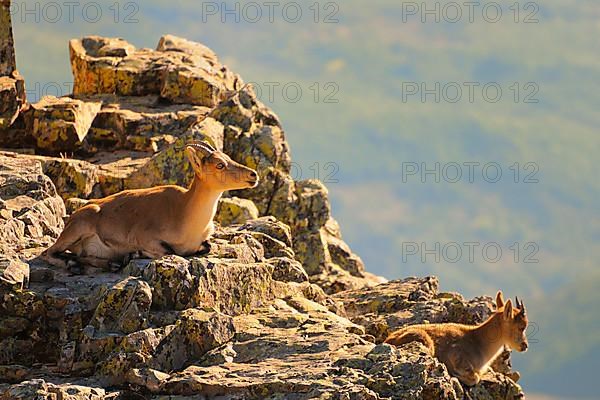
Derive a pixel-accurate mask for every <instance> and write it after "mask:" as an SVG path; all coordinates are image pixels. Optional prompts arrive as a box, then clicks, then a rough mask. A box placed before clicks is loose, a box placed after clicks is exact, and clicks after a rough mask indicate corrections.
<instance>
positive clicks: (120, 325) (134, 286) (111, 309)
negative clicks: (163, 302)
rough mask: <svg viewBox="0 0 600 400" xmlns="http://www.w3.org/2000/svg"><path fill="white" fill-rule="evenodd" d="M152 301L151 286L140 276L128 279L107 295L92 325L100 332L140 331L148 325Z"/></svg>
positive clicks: (98, 307)
mask: <svg viewBox="0 0 600 400" xmlns="http://www.w3.org/2000/svg"><path fill="white" fill-rule="evenodd" d="M151 303H152V291H151V289H150V285H148V283H146V282H145V281H143V280H140V279H136V278H126V279H124V280H122V281H121V282H119V283H117V284H115V285H113V286H112V287H111V288H110V289H108V291H107V292H106V293H105V294H104V296H103V297H102V299H101V300H100V303H99V304H98V306H97V307H96V311H95V312H94V316H93V317H92V320H91V321H90V324H91V325H92V326H94V327H95V328H96V329H98V330H99V331H100V332H123V333H132V332H136V331H139V330H141V329H143V328H144V327H145V326H146V324H147V322H146V320H147V318H148V312H149V311H150V304H151Z"/></svg>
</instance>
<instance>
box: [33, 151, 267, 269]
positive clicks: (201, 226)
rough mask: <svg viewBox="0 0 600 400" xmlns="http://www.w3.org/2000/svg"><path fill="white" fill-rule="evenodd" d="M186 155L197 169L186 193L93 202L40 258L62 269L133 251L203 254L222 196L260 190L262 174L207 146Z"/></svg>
mask: <svg viewBox="0 0 600 400" xmlns="http://www.w3.org/2000/svg"><path fill="white" fill-rule="evenodd" d="M186 152H187V155H188V159H189V161H190V162H191V164H192V167H193V169H194V171H195V177H194V180H193V182H192V184H191V185H190V187H189V188H188V189H184V188H182V187H180V186H174V185H167V186H158V187H153V188H149V189H137V190H125V191H123V192H120V193H116V194H114V195H112V196H108V197H105V198H102V199H97V200H91V201H90V202H89V203H88V204H86V205H85V206H84V207H82V208H81V209H79V210H77V211H76V212H75V213H73V215H72V216H71V217H70V218H69V220H68V221H67V223H66V225H65V228H64V230H63V232H62V233H61V235H60V237H59V238H58V240H57V241H56V243H55V244H54V245H53V246H52V247H50V248H49V249H48V250H46V251H45V252H44V253H43V254H42V258H44V259H45V260H46V261H48V262H49V263H50V264H53V265H55V266H61V267H65V266H66V265H67V260H68V259H75V260H76V261H78V262H81V263H84V264H89V265H92V266H95V267H102V268H105V267H107V266H109V265H110V263H111V262H122V261H123V260H124V259H127V257H128V256H129V255H130V254H133V253H140V254H141V255H143V256H145V257H150V258H158V257H162V256H164V255H167V254H170V253H173V252H174V253H175V254H177V255H181V256H188V255H192V254H195V253H197V252H199V251H201V250H202V247H203V243H205V241H206V240H207V239H208V238H209V237H210V235H211V234H212V232H213V229H214V228H213V222H212V220H213V217H214V215H215V212H216V207H217V202H218V200H219V198H220V197H221V194H222V193H223V192H224V191H226V190H232V189H244V188H249V187H254V186H256V185H257V184H258V175H257V174H256V171H254V170H252V169H250V168H248V167H245V166H243V165H241V164H239V163H237V162H235V161H233V160H231V158H229V157H228V156H227V155H226V154H224V153H222V152H220V151H217V150H215V149H213V148H212V147H211V146H210V145H208V144H206V143H204V142H203V143H195V144H191V145H189V146H187V147H186ZM67 251H68V252H70V253H66V252H67Z"/></svg>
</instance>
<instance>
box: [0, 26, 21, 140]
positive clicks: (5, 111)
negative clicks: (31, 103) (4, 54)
mask: <svg viewBox="0 0 600 400" xmlns="http://www.w3.org/2000/svg"><path fill="white" fill-rule="evenodd" d="M0 29H3V28H0ZM0 52H1V50H0ZM25 103H26V99H25V81H24V80H23V78H22V77H21V75H19V73H18V72H17V71H13V72H12V73H11V74H10V75H8V76H2V75H1V74H0V143H2V144H6V143H9V142H10V140H9V139H10V138H5V137H4V136H5V135H4V133H3V132H2V130H3V129H6V128H8V127H10V126H11V125H12V123H13V122H15V120H16V119H17V116H18V115H19V112H20V111H21V109H22V108H23V106H24V104H25Z"/></svg>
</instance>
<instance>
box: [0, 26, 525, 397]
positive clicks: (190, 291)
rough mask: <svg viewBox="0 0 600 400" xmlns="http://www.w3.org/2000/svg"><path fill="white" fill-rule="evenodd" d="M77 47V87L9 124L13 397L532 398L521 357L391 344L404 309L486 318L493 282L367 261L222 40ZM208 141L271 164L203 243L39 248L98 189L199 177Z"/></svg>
mask: <svg viewBox="0 0 600 400" xmlns="http://www.w3.org/2000/svg"><path fill="white" fill-rule="evenodd" d="M70 50H71V64H72V67H73V74H74V78H75V89H74V93H73V95H72V96H69V97H63V98H45V99H42V100H41V101H40V102H38V103H36V104H32V105H25V107H21V106H19V107H18V110H17V111H16V117H15V116H14V115H13V116H12V117H11V119H12V120H11V122H10V123H8V126H9V127H8V128H7V129H5V130H4V131H3V132H4V133H2V134H0V143H1V145H2V146H5V147H11V151H2V152H0V199H1V201H0V232H1V233H2V242H1V243H0V250H1V251H0V253H1V254H2V255H1V256H0V399H1V400H8V399H32V398H44V399H46V398H47V399H74V400H80V399H81V400H83V399H88V400H91V399H104V398H114V399H129V398H148V399H157V400H158V399H167V398H168V399H175V398H177V399H205V398H227V399H282V398H286V399H314V398H320V399H383V398H393V399H469V398H477V399H507V400H508V399H520V398H522V397H523V394H522V392H521V389H520V387H519V386H518V385H517V384H516V383H515V382H514V381H513V380H512V379H511V377H512V378H515V379H516V378H517V375H515V374H513V373H512V372H511V370H510V363H509V360H508V357H503V358H502V359H501V360H500V361H499V362H498V363H497V364H495V365H494V371H491V372H490V373H489V374H487V375H486V376H485V377H484V379H483V380H482V382H481V383H480V384H478V385H477V386H475V387H473V388H466V387H463V386H462V385H461V384H460V383H459V382H458V380H456V379H455V378H452V377H451V376H449V374H448V372H447V370H446V368H445V366H444V365H443V364H440V363H439V362H438V361H437V360H436V359H435V358H433V357H432V356H431V355H430V354H428V353H427V351H426V349H425V348H423V347H422V346H421V345H419V344H416V343H413V344H409V345H406V346H403V347H400V348H395V347H392V346H389V345H387V344H381V342H382V341H383V339H384V338H385V336H386V335H387V333H389V332H390V331H391V330H393V329H396V328H397V327H400V326H403V325H406V324H412V323H424V322H426V321H429V322H444V321H456V322H466V323H476V322H480V321H482V320H483V319H485V318H486V317H487V316H488V315H489V313H490V312H491V311H492V302H491V299H490V298H487V297H486V298H484V297H482V298H477V299H474V300H471V301H466V300H465V299H463V298H462V296H460V295H458V294H453V293H440V292H439V291H438V282H437V280H436V278H433V277H429V278H409V279H406V280H403V281H394V282H385V280H384V279H382V278H379V277H376V276H374V275H372V274H369V273H368V272H366V271H365V266H364V264H363V262H362V261H361V259H360V258H359V257H358V256H357V255H356V254H354V253H353V252H352V250H351V249H350V247H349V246H348V245H347V244H346V243H345V242H344V241H343V239H342V236H341V233H340V229H339V226H338V224H337V222H336V221H335V220H334V219H333V218H332V216H331V209H330V203H329V199H328V192H327V188H326V187H325V186H324V185H323V184H322V183H321V182H319V181H317V180H305V181H294V180H293V179H292V177H291V176H290V167H291V155H290V149H289V146H288V143H287V142H286V140H285V134H284V131H283V128H282V126H281V123H280V121H279V119H278V118H277V116H276V115H275V114H274V113H273V112H272V111H271V110H269V109H268V108H267V107H265V106H264V105H263V104H262V103H261V102H260V101H259V100H258V99H257V98H256V96H255V94H254V93H253V91H252V88H251V87H247V86H244V84H243V81H242V80H241V78H240V77H239V76H237V75H235V74H234V73H232V72H231V71H230V70H229V69H228V68H227V67H225V66H223V65H222V64H220V62H219V60H218V58H217V57H216V55H215V54H214V53H213V52H212V51H211V50H210V49H208V48H206V47H205V46H203V45H201V44H198V43H193V42H190V41H187V40H185V39H181V38H177V37H173V36H169V35H167V36H164V37H163V38H161V39H160V41H159V44H158V46H157V48H156V50H149V49H136V48H135V47H134V46H133V45H131V44H129V43H127V42H126V41H124V40H122V39H108V38H101V37H87V38H83V39H81V40H72V41H71V42H70ZM11 112H12V111H11ZM199 139H202V140H208V141H210V142H211V143H212V144H213V145H214V146H215V147H217V148H219V149H223V150H224V151H225V152H226V153H228V154H229V155H230V156H231V157H232V158H233V159H235V160H236V161H238V162H241V163H243V164H245V165H248V166H250V167H252V168H255V169H257V171H258V172H259V174H260V176H261V183H260V185H259V186H258V187H257V188H255V189H252V190H244V191H237V192H235V193H230V194H229V195H228V197H225V198H223V199H221V201H220V203H219V207H218V211H217V216H216V218H215V219H216V222H217V229H216V232H215V235H214V237H213V239H212V244H211V250H210V253H209V254H206V255H205V256H202V257H189V258H183V257H179V256H175V255H172V256H166V257H163V258H160V259H156V260H147V259H134V260H132V261H131V262H130V263H129V264H128V265H127V266H126V267H125V268H123V269H122V270H121V271H118V272H114V271H113V272H111V271H102V270H99V269H95V268H87V269H86V270H85V274H84V275H81V276H72V275H71V274H69V273H68V272H67V271H64V270H60V269H55V268H51V267H49V266H48V265H47V264H45V263H44V262H43V261H41V260H39V259H38V258H36V256H37V255H39V254H40V252H41V251H42V250H44V249H45V248H46V247H47V246H48V245H50V244H51V243H52V242H53V241H54V240H55V238H56V237H57V236H58V234H59V233H60V231H61V229H62V228H63V216H65V215H66V213H67V212H68V213H72V212H74V211H75V210H76V209H77V208H78V207H81V206H82V205H83V204H85V203H86V201H87V199H90V198H96V197H101V196H106V195H108V194H111V193H115V192H118V191H120V190H123V189H128V188H139V187H147V186H152V185H159V184H165V183H175V184H180V185H185V184H187V183H188V182H189V181H190V179H191V177H192V171H191V169H190V167H189V165H188V163H187V161H186V158H185V155H184V152H183V148H184V145H185V143H186V142H188V141H190V140H199ZM63 152H67V153H68V154H73V156H74V157H76V158H66V157H62V156H61V153H63ZM65 204H66V206H67V207H66V208H65Z"/></svg>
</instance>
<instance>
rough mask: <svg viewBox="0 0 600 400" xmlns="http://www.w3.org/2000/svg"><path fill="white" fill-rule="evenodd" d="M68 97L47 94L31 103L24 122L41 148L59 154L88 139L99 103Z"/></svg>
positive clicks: (46, 151)
mask: <svg viewBox="0 0 600 400" xmlns="http://www.w3.org/2000/svg"><path fill="white" fill-rule="evenodd" d="M101 106H102V104H101V103H99V102H84V101H81V100H76V99H71V98H69V97H61V98H57V97H54V96H46V97H44V98H42V100H40V101H39V102H37V103H35V104H32V105H31V108H30V109H29V110H28V111H27V112H26V114H25V122H26V125H27V128H28V130H29V131H31V134H32V135H33V137H34V138H35V140H36V145H37V148H38V150H39V151H41V152H44V153H46V154H53V155H58V154H59V153H60V152H72V151H74V150H77V149H78V148H79V147H80V146H81V145H82V141H83V140H84V139H85V137H86V135H87V133H88V130H89V129H90V127H91V126H92V122H93V120H94V118H95V117H96V114H97V113H98V111H100V107H101Z"/></svg>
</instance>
